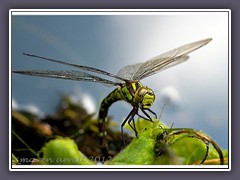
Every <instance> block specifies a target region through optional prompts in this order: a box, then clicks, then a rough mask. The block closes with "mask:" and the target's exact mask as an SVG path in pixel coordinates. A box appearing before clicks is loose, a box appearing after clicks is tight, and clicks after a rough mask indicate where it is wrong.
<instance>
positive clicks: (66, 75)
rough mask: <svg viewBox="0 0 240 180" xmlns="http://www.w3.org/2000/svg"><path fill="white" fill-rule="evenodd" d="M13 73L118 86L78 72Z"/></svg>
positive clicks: (30, 71)
mask: <svg viewBox="0 0 240 180" xmlns="http://www.w3.org/2000/svg"><path fill="white" fill-rule="evenodd" d="M13 73H19V74H24V75H30V76H40V77H49V78H59V79H68V80H75V81H90V82H99V83H102V84H106V85H118V84H117V83H116V82H113V81H110V80H107V79H104V78H101V77H98V76H94V75H92V74H88V73H85V72H80V71H67V70H66V71H64V70H56V71H50V70H29V71H13Z"/></svg>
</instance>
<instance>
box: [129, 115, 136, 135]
mask: <svg viewBox="0 0 240 180" xmlns="http://www.w3.org/2000/svg"><path fill="white" fill-rule="evenodd" d="M134 116H135V114H133V116H131V118H130V119H129V120H128V124H129V126H130V127H131V128H132V130H133V131H134V132H135V135H136V137H137V138H138V132H137V129H136V126H135V121H134ZM131 122H133V125H131Z"/></svg>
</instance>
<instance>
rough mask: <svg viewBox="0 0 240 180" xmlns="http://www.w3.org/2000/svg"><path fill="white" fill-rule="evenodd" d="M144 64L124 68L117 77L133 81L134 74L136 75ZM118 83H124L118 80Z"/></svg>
mask: <svg viewBox="0 0 240 180" xmlns="http://www.w3.org/2000/svg"><path fill="white" fill-rule="evenodd" d="M142 64H143V63H138V64H133V65H128V66H124V67H123V68H121V69H120V70H119V71H118V73H117V76H119V77H122V78H123V79H128V80H132V79H133V76H134V74H136V72H137V71H138V69H139V68H140V67H141V65H142ZM116 82H119V83H120V82H122V81H121V80H119V79H116Z"/></svg>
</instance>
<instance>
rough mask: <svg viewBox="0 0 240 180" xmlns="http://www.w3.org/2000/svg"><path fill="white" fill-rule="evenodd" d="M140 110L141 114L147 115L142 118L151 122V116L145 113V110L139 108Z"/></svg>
mask: <svg viewBox="0 0 240 180" xmlns="http://www.w3.org/2000/svg"><path fill="white" fill-rule="evenodd" d="M141 110H142V112H143V114H145V115H146V116H147V118H144V119H146V120H148V121H151V122H153V120H152V118H151V117H150V116H149V114H148V113H146V111H145V110H144V109H141Z"/></svg>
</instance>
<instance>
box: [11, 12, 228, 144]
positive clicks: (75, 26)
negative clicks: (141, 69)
mask: <svg viewBox="0 0 240 180" xmlns="http://www.w3.org/2000/svg"><path fill="white" fill-rule="evenodd" d="M228 23H229V22H228V14H227V13H226V12H191V13H183V12H181V13H177V12H176V13H169V14H168V13H165V14H159V15H156V14H155V15H139V14H138V15H131V14H124V15H120V14H118V15H99V14H98V15H14V16H12V19H11V56H12V57H11V66H12V70H33V69H48V70H56V69H72V68H69V67H65V66H63V65H58V64H54V63H51V62H46V61H41V60H37V59H35V58H31V57H26V56H24V55H22V53H23V52H25V53H31V54H37V55H41V56H45V57H51V58H55V59H59V60H64V61H67V62H71V63H75V64H81V65H86V66H92V67H96V68H99V69H103V70H105V71H108V72H111V73H114V74H117V72H118V71H119V70H120V69H121V68H122V67H124V66H126V65H130V64H135V63H139V62H144V61H146V60H148V59H150V58H152V57H154V56H157V55H159V54H161V53H164V52H166V51H169V50H172V49H174V48H177V47H179V46H181V45H184V44H188V43H191V42H195V41H198V40H202V39H206V38H212V39H213V40H212V41H211V42H210V43H209V44H207V45H206V46H204V47H202V48H200V49H198V50H196V51H194V52H192V53H191V54H190V59H189V60H188V61H187V62H184V63H182V64H180V65H177V66H175V67H172V68H170V69H167V70H165V71H162V72H160V73H158V74H155V75H153V76H151V77H148V78H146V79H143V80H142V81H141V82H142V83H143V84H144V85H146V86H148V87H151V88H152V89H153V90H154V92H155V95H156V100H155V103H154V105H153V106H152V108H151V109H152V110H153V111H155V112H156V113H157V114H158V115H159V114H160V113H161V110H162V108H163V106H164V104H166V106H165V107H164V110H163V112H162V115H161V120H162V121H163V122H164V123H166V124H167V125H169V126H171V124H172V123H174V127H176V128H180V127H188V128H194V129H197V130H202V131H203V132H205V133H207V134H208V135H210V136H211V137H212V138H213V139H214V140H216V142H217V143H219V145H220V146H221V147H223V148H227V147H228V121H229V119H228V63H229V59H228V40H229V39H228V36H229V34H228V31H229V29H228ZM113 89H114V87H106V86H104V85H102V84H99V83H90V82H77V81H69V80H61V79H50V78H41V77H30V76H23V75H19V74H12V102H13V105H12V106H13V107H14V108H18V109H30V110H32V111H33V112H35V113H38V114H40V115H41V116H44V115H47V114H51V113H53V112H54V110H55V109H56V106H57V103H58V102H59V99H60V95H61V94H62V93H66V94H69V95H71V97H72V99H73V100H74V101H75V102H78V103H82V104H83V105H84V106H86V108H87V110H88V111H89V112H90V113H96V115H97V111H98V109H99V105H100V103H101V101H102V100H103V99H104V98H105V97H106V96H107V95H108V93H110V92H111V91H112V90H113ZM130 110H131V106H130V105H129V104H127V103H125V102H123V101H122V102H117V103H115V104H113V105H112V106H111V107H110V110H109V115H110V116H112V117H113V119H114V120H116V121H118V122H119V123H121V121H122V120H123V119H124V118H125V117H126V116H127V115H128V113H129V112H130ZM119 129H120V126H119Z"/></svg>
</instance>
